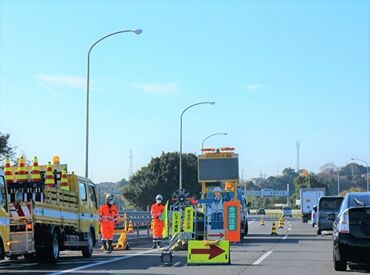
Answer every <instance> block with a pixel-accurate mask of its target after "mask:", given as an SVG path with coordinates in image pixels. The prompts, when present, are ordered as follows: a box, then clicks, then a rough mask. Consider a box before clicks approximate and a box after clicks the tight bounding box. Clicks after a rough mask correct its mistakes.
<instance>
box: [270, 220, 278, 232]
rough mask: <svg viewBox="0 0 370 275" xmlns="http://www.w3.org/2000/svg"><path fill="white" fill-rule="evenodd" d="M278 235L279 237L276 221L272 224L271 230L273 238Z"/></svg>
mask: <svg viewBox="0 0 370 275" xmlns="http://www.w3.org/2000/svg"><path fill="white" fill-rule="evenodd" d="M277 235H278V233H277V229H276V225H275V221H273V222H272V228H271V236H277Z"/></svg>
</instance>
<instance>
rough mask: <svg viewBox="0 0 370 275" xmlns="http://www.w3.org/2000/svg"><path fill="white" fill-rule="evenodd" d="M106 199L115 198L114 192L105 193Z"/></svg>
mask: <svg viewBox="0 0 370 275" xmlns="http://www.w3.org/2000/svg"><path fill="white" fill-rule="evenodd" d="M105 199H106V200H108V201H111V200H113V194H112V193H108V194H107V195H105Z"/></svg>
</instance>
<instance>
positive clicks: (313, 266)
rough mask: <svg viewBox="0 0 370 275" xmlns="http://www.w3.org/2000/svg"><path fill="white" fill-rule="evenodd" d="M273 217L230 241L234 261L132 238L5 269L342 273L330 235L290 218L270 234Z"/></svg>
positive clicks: (361, 269)
mask: <svg viewBox="0 0 370 275" xmlns="http://www.w3.org/2000/svg"><path fill="white" fill-rule="evenodd" d="M271 224H272V221H271V220H269V219H265V226H261V225H260V224H259V221H258V218H257V217H254V218H252V221H250V229H249V235H248V237H246V238H245V239H244V242H243V244H242V245H232V246H231V264H230V265H193V266H188V265H186V252H185V251H179V252H175V253H174V259H173V264H171V265H161V262H160V257H159V256H160V252H161V249H154V250H153V249H151V243H150V242H148V241H147V239H146V238H144V239H142V240H141V241H140V242H136V241H132V242H131V246H132V249H131V250H129V251H114V252H113V253H112V254H111V255H105V254H104V253H103V252H102V251H100V250H96V251H95V253H94V256H93V257H92V258H88V259H85V258H82V257H81V256H80V252H76V251H75V252H73V251H72V252H70V251H68V252H67V251H65V252H62V253H61V259H60V261H59V262H58V263H57V264H55V265H48V264H38V263H37V262H34V261H26V260H23V259H19V260H16V261H15V260H4V261H0V273H1V274H20V273H27V274H54V275H56V274H65V273H68V274H192V275H195V274H202V275H206V274H222V275H225V274H253V275H258V274H266V275H274V274H284V275H293V274H294V275H296V274H299V275H313V274H325V275H330V274H340V273H343V272H335V271H334V268H333V263H332V242H331V235H330V234H325V232H324V235H321V236H317V235H316V231H315V229H314V228H312V227H311V225H310V224H303V223H302V222H301V221H300V220H299V219H294V218H293V219H288V221H286V223H285V226H284V229H279V230H278V233H279V235H278V236H270V232H271ZM369 272H370V270H369V268H368V267H367V266H361V265H352V266H351V270H350V269H348V270H347V273H350V274H366V273H369Z"/></svg>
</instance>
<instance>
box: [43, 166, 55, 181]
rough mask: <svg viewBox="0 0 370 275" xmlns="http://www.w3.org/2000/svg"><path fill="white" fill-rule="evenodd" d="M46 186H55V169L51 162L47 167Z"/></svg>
mask: <svg viewBox="0 0 370 275" xmlns="http://www.w3.org/2000/svg"><path fill="white" fill-rule="evenodd" d="M45 185H46V186H49V187H54V185H55V180H54V173H53V168H52V167H51V162H50V161H49V162H48V165H47V167H46V173H45Z"/></svg>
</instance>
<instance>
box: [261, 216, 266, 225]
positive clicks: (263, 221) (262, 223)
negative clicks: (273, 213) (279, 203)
mask: <svg viewBox="0 0 370 275" xmlns="http://www.w3.org/2000/svg"><path fill="white" fill-rule="evenodd" d="M260 224H261V226H265V220H264V219H263V217H261V220H260Z"/></svg>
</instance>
